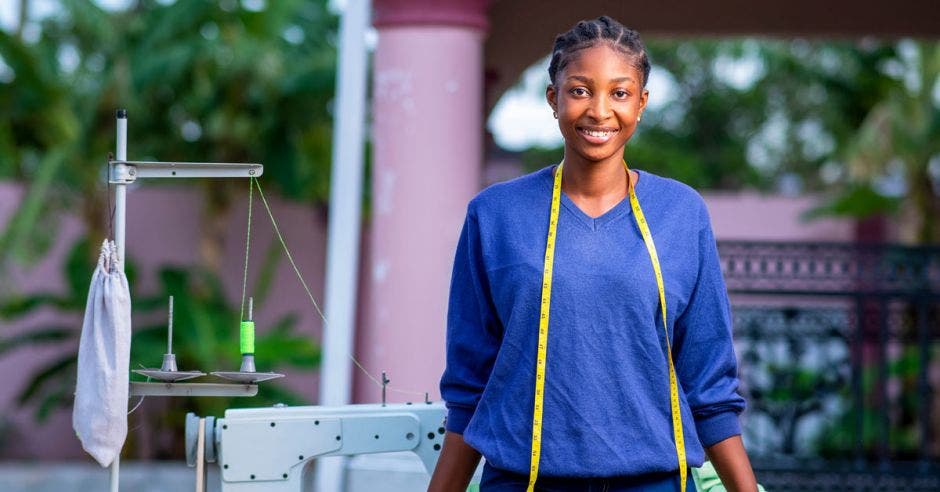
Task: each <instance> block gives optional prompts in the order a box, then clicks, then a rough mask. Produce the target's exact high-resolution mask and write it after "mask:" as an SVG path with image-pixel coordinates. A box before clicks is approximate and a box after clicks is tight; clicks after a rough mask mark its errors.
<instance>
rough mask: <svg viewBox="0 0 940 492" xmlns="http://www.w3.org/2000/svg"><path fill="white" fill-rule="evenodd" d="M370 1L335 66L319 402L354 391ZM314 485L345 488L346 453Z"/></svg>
mask: <svg viewBox="0 0 940 492" xmlns="http://www.w3.org/2000/svg"><path fill="white" fill-rule="evenodd" d="M372 3H373V2H372V1H370V0H361V1H356V2H346V8H345V10H344V11H343V16H342V18H341V19H340V23H339V39H340V42H339V45H338V46H339V47H338V51H339V52H338V53H337V55H338V56H337V58H338V60H337V66H336V107H337V110H336V111H335V112H334V114H335V119H334V121H333V158H332V164H331V169H332V172H331V175H330V176H331V177H330V207H329V209H330V212H329V215H330V216H329V220H328V221H327V224H328V231H327V235H326V237H327V245H326V250H327V251H326V257H327V261H326V279H325V291H326V295H325V297H326V306H325V307H326V318H327V319H328V320H330V322H329V324H327V323H324V324H323V342H322V343H323V351H322V353H323V361H322V364H321V366H320V375H321V378H320V381H321V384H320V404H321V405H346V404H348V403H349V402H350V400H351V396H352V382H353V381H352V379H353V377H352V375H353V371H352V364H351V363H350V358H349V355H350V354H352V353H353V340H354V338H355V336H354V335H355V321H356V279H357V278H358V273H357V272H358V266H359V242H360V237H359V236H360V225H361V223H362V211H361V208H362V186H363V174H364V169H365V160H364V159H363V153H364V151H365V145H364V144H365V128H366V125H365V116H366V101H367V100H368V98H367V97H366V88H367V80H368V73H369V72H368V63H369V52H368V50H367V48H366V35H365V34H366V31H367V30H368V28H369V25H370V22H369V14H370V12H371V11H372ZM315 466H316V470H315V472H314V477H315V484H314V490H317V491H319V492H339V491H341V490H343V489H344V486H343V482H344V466H345V459H344V458H323V459H318V460H316V465H315Z"/></svg>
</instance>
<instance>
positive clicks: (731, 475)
mask: <svg viewBox="0 0 940 492" xmlns="http://www.w3.org/2000/svg"><path fill="white" fill-rule="evenodd" d="M705 452H706V453H708V459H709V460H710V461H711V462H712V465H714V466H715V471H717V472H718V477H719V478H721V483H722V485H724V486H725V488H726V489H727V490H728V492H757V480H756V479H755V478H754V470H752V469H751V461H750V460H749V459H748V458H747V452H745V451H744V443H743V442H742V441H741V436H732V437H729V438H727V439H725V440H724V441H720V442H718V443H716V444H713V445H712V446H711V447H709V448H708V449H706V450H705Z"/></svg>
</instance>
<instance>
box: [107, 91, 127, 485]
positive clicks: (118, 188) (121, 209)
mask: <svg viewBox="0 0 940 492" xmlns="http://www.w3.org/2000/svg"><path fill="white" fill-rule="evenodd" d="M116 116H117V148H116V149H115V153H114V155H115V157H116V158H117V160H119V161H126V160H127V110H126V109H119V110H117V115H116ZM126 207H127V185H125V184H121V183H118V184H116V185H114V243H115V245H116V246H117V250H118V265H120V268H121V271H124V231H125V225H126V224H125V212H126ZM120 482H121V453H120V451H119V452H118V455H117V456H115V458H114V462H113V463H111V492H118V488H119V486H120Z"/></svg>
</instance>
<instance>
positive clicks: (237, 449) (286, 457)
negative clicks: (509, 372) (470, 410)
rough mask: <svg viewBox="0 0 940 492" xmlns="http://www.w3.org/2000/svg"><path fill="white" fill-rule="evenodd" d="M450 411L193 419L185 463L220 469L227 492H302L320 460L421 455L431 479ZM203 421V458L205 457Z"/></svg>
mask: <svg viewBox="0 0 940 492" xmlns="http://www.w3.org/2000/svg"><path fill="white" fill-rule="evenodd" d="M445 413H446V410H445V408H444V405H443V403H438V402H435V403H431V402H420V403H408V404H388V405H382V404H378V403H376V404H364V405H346V406H339V407H321V406H299V407H289V406H282V405H277V406H274V407H269V408H251V409H229V410H226V411H225V417H224V418H213V417H206V418H205V419H204V420H203V419H200V417H198V416H196V415H194V414H189V415H187V418H186V462H187V464H188V465H189V466H193V467H197V474H198V473H200V472H199V471H198V470H199V469H200V468H201V467H202V466H203V465H202V463H203V460H204V462H208V463H216V464H217V465H218V467H219V476H220V477H221V490H222V492H258V491H272V492H278V491H284V492H287V491H290V492H299V491H301V490H303V487H304V484H305V483H307V482H309V480H308V479H307V477H306V475H307V474H308V473H310V472H311V470H312V466H310V465H312V464H313V459H314V458H319V457H324V456H349V455H358V454H368V453H387V452H394V451H411V452H414V453H415V454H416V455H417V456H418V457H419V458H420V459H421V461H422V463H423V464H424V467H425V469H427V471H428V473H431V472H432V471H433V470H434V466H435V464H436V463H437V458H438V456H439V453H440V449H441V446H442V445H443V440H444V416H445ZM200 420H203V423H202V426H203V428H204V437H203V440H202V442H203V443H204V444H203V452H202V453H200V446H199V444H200V432H199V428H200Z"/></svg>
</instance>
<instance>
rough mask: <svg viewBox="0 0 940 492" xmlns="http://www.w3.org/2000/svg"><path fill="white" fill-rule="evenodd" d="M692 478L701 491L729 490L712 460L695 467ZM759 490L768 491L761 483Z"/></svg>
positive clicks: (724, 491)
mask: <svg viewBox="0 0 940 492" xmlns="http://www.w3.org/2000/svg"><path fill="white" fill-rule="evenodd" d="M692 480H694V481H695V488H696V489H698V491H699V492H727V489H725V486H724V485H722V484H721V479H720V478H718V472H716V471H715V467H714V466H712V463H711V461H706V462H705V463H704V464H702V467H701V468H693V469H692ZM757 490H758V492H767V491H766V490H764V487H763V486H762V485H760V484H757Z"/></svg>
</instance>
